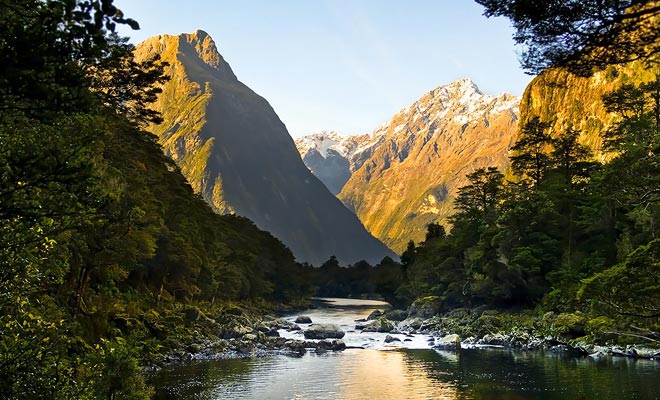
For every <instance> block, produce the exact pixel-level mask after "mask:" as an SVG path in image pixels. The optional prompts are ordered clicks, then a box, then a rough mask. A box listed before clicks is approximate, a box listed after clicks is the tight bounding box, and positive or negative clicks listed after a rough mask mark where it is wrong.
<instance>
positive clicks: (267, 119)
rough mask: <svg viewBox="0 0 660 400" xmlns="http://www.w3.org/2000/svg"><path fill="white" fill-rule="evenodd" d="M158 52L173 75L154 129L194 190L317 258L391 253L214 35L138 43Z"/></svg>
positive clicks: (303, 256)
mask: <svg viewBox="0 0 660 400" xmlns="http://www.w3.org/2000/svg"><path fill="white" fill-rule="evenodd" d="M154 54H160V55H161V58H162V59H163V60H164V61H167V62H168V63H169V67H168V68H167V71H166V73H167V74H168V75H169V76H170V78H171V79H170V80H169V82H167V83H166V84H165V85H164V87H163V93H161V95H160V96H159V99H158V101H157V103H156V105H155V108H156V109H157V110H158V111H160V112H161V113H162V115H163V118H164V122H163V123H162V124H160V125H157V126H151V127H149V130H150V131H151V132H153V133H154V134H156V135H157V136H158V138H159V141H160V143H161V144H162V146H163V149H164V151H165V152H166V153H167V154H168V155H170V156H171V157H172V158H173V159H174V160H175V161H176V162H177V164H178V165H179V167H180V168H181V170H182V172H183V174H184V175H185V176H186V178H187V179H188V181H189V182H190V184H191V185H192V186H193V188H194V190H195V191H196V192H197V193H199V194H200V195H201V196H202V197H203V198H204V199H205V200H206V201H207V202H208V203H209V204H211V206H212V207H213V208H214V209H215V210H216V211H217V212H219V213H230V212H231V213H236V214H238V215H242V216H245V217H247V218H250V219H251V220H253V221H254V222H255V223H256V224H257V226H258V227H259V228H261V229H264V230H267V231H269V232H271V233H272V234H273V235H275V236H276V237H277V238H279V239H280V240H282V242H284V244H286V245H287V246H288V247H289V248H290V249H291V250H292V251H293V253H294V254H295V255H296V257H297V258H298V259H299V260H302V261H308V262H311V263H314V264H316V265H318V264H320V263H322V262H323V261H325V260H327V259H328V258H329V257H330V256H331V255H335V256H337V258H338V259H339V260H340V261H341V262H343V263H348V262H354V261H357V260H360V259H366V260H368V261H370V262H377V261H380V259H382V258H383V257H384V256H386V255H389V256H393V254H392V253H391V251H390V250H389V249H388V248H387V247H385V246H384V245H383V244H382V243H381V242H379V241H378V240H376V239H375V238H374V237H373V236H371V235H370V234H369V233H368V232H367V231H366V230H365V229H364V227H363V226H362V224H361V223H360V221H359V220H358V219H357V218H356V216H355V215H354V214H352V213H351V212H350V211H349V210H347V209H346V208H345V207H344V206H343V205H342V204H341V202H340V201H339V200H337V198H335V197H334V196H333V195H332V194H331V193H330V192H329V191H328V190H327V189H326V188H325V186H324V185H323V184H322V183H321V182H320V181H319V180H318V179H316V178H315V177H314V175H312V174H311V173H310V171H309V170H308V169H307V168H306V167H305V165H304V164H303V163H302V161H301V160H300V157H299V156H298V154H297V150H296V147H295V145H294V142H293V140H292V139H291V137H290V136H289V134H288V132H287V130H286V127H285V126H284V124H283V123H282V121H280V119H279V117H278V116H277V114H275V111H274V110H273V109H272V107H271V106H270V105H269V104H268V102H267V101H266V100H265V99H264V98H262V97H261V96H259V95H257V94H256V93H254V92H253V91H252V90H250V88H248V87H247V86H246V85H244V84H243V83H241V82H240V81H239V80H238V79H237V78H236V75H234V73H233V71H232V69H231V67H230V66H229V64H227V62H225V60H224V59H223V57H222V56H221V55H220V53H219V52H218V50H217V48H216V46H215V43H214V42H213V40H212V39H211V37H209V35H208V34H206V33H205V32H202V31H197V32H195V33H193V34H181V35H178V36H170V35H160V36H156V37H152V38H150V39H147V40H146V41H144V42H143V43H141V44H139V45H138V46H137V48H136V56H137V58H138V59H144V58H147V57H150V56H152V55H154Z"/></svg>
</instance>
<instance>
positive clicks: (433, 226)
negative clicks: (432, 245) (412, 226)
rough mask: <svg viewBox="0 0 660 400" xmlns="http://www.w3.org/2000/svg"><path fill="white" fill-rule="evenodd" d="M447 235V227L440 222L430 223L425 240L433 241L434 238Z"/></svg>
mask: <svg viewBox="0 0 660 400" xmlns="http://www.w3.org/2000/svg"><path fill="white" fill-rule="evenodd" d="M446 236H447V234H446V233H445V227H444V226H442V225H440V224H438V223H435V222H433V223H430V224H428V226H427V227H426V239H425V241H427V242H428V241H431V240H433V239H444V238H445V237H446Z"/></svg>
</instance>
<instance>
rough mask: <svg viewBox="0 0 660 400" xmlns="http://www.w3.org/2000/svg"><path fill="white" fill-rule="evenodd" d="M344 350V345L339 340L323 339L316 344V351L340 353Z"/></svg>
mask: <svg viewBox="0 0 660 400" xmlns="http://www.w3.org/2000/svg"><path fill="white" fill-rule="evenodd" d="M345 348H346V343H344V341H343V340H340V339H323V340H321V341H319V342H318V343H316V350H317V351H319V350H320V351H328V350H329V351H340V350H344V349H345Z"/></svg>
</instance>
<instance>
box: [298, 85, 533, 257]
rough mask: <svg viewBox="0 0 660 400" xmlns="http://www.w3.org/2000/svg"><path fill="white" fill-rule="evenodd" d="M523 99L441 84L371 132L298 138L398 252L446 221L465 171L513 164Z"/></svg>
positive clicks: (323, 175)
mask: <svg viewBox="0 0 660 400" xmlns="http://www.w3.org/2000/svg"><path fill="white" fill-rule="evenodd" d="M519 104H520V99H519V98H518V97H515V96H512V95H510V94H502V95H500V96H497V97H495V96H490V95H487V94H484V93H482V92H481V91H480V90H479V88H478V87H477V85H476V84H475V83H474V82H472V80H470V79H461V80H458V81H455V82H452V83H450V84H448V85H444V86H440V87H438V88H436V89H434V90H432V91H430V92H428V93H427V94H425V95H424V96H422V97H421V98H420V99H419V100H417V101H416V102H414V103H413V104H411V105H410V106H408V107H406V108H404V109H402V110H401V111H399V112H398V113H397V114H395V115H394V116H393V117H392V119H391V120H390V121H389V122H387V123H385V124H383V125H381V126H380V127H378V128H376V129H375V130H374V131H373V132H371V133H370V134H365V135H357V136H348V137H341V136H339V135H337V134H335V133H328V132H323V133H317V134H312V135H308V136H305V137H302V138H300V139H298V140H296V145H297V147H298V150H299V152H300V154H301V156H302V159H303V160H304V161H305V164H306V165H307V166H308V168H309V169H310V170H311V171H312V172H313V173H314V174H315V175H316V176H317V177H319V179H321V180H322V181H323V182H324V183H325V184H326V185H327V186H328V187H329V188H330V189H331V191H333V192H334V193H337V195H338V197H339V198H340V199H341V200H342V201H343V202H344V204H346V206H347V207H349V208H350V209H352V210H354V211H355V213H356V214H357V215H358V217H360V220H361V221H362V222H363V223H364V224H365V226H366V227H367V229H368V230H369V231H370V232H371V233H372V234H374V235H375V236H376V237H378V238H379V239H381V240H382V241H383V242H385V243H386V244H387V245H388V246H390V247H391V248H392V249H394V250H395V251H399V252H400V251H403V249H404V248H405V246H406V243H407V242H408V241H409V240H411V239H413V240H415V241H416V242H419V241H421V240H423V238H424V233H425V231H426V226H427V225H428V224H429V223H431V222H440V223H446V218H447V217H448V216H449V215H450V214H451V213H452V210H453V205H452V203H453V199H454V197H455V196H456V193H457V190H458V188H460V187H461V186H463V185H464V184H465V183H466V178H465V175H466V174H468V173H470V172H472V171H474V170H475V169H477V168H480V167H487V166H497V167H499V168H500V169H502V170H505V169H506V168H507V167H508V156H509V149H510V147H511V146H512V145H513V143H514V142H515V138H516V133H517V126H518V119H519V109H518V107H519Z"/></svg>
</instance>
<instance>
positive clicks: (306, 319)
mask: <svg viewBox="0 0 660 400" xmlns="http://www.w3.org/2000/svg"><path fill="white" fill-rule="evenodd" d="M311 323H312V319H311V318H310V317H308V316H306V315H301V316H299V317H298V318H296V324H311Z"/></svg>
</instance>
